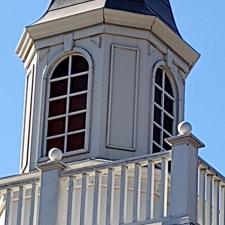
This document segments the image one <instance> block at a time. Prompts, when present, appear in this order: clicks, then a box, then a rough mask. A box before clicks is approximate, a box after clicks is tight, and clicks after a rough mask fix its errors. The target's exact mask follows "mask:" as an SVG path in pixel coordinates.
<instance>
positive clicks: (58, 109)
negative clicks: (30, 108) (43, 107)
mask: <svg viewBox="0 0 225 225" xmlns="http://www.w3.org/2000/svg"><path fill="white" fill-rule="evenodd" d="M65 113H66V98H63V99H60V100H56V101H51V102H49V114H48V115H49V117H53V116H58V115H61V114H65Z"/></svg>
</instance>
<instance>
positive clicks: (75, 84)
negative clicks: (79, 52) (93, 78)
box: [70, 75, 88, 93]
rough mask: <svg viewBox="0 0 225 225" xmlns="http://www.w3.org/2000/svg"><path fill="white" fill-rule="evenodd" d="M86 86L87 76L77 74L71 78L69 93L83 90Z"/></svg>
mask: <svg viewBox="0 0 225 225" xmlns="http://www.w3.org/2000/svg"><path fill="white" fill-rule="evenodd" d="M87 88H88V76H87V75H83V76H78V77H73V78H71V86H70V93H75V92H80V91H85V90H87Z"/></svg>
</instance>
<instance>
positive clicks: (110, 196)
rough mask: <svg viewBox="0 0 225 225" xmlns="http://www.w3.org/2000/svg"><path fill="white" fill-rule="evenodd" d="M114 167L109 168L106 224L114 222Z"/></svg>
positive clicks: (109, 224)
mask: <svg viewBox="0 0 225 225" xmlns="http://www.w3.org/2000/svg"><path fill="white" fill-rule="evenodd" d="M114 182H115V174H114V169H113V168H109V169H108V186H107V206H106V225H112V224H113V204H114Z"/></svg>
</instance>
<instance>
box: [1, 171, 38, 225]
mask: <svg viewBox="0 0 225 225" xmlns="http://www.w3.org/2000/svg"><path fill="white" fill-rule="evenodd" d="M38 192H39V173H38V172H36V173H30V174H24V175H18V176H12V177H8V178H3V179H0V224H1V225H37V219H38V218H37V217H38V204H39V200H38V198H39V197H38Z"/></svg>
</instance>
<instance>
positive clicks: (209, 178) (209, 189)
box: [205, 174, 213, 225]
mask: <svg viewBox="0 0 225 225" xmlns="http://www.w3.org/2000/svg"><path fill="white" fill-rule="evenodd" d="M212 179H213V176H212V175H211V174H207V200H206V214H205V215H206V218H205V222H206V225H212V186H213V182H212Z"/></svg>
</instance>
